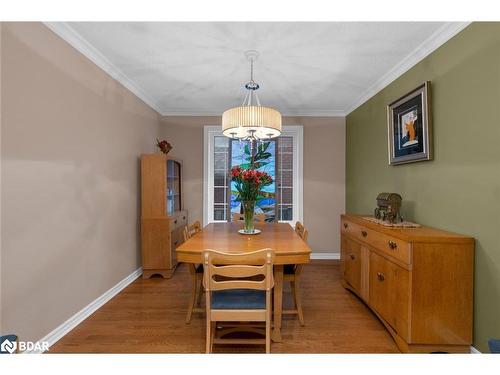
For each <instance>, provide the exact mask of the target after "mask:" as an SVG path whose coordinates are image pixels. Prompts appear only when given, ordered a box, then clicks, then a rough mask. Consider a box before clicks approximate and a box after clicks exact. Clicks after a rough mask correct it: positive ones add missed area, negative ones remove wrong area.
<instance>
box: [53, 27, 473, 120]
mask: <svg viewBox="0 0 500 375" xmlns="http://www.w3.org/2000/svg"><path fill="white" fill-rule="evenodd" d="M47 26H48V27H50V28H51V29H52V30H54V31H55V32H56V33H58V34H59V35H60V36H62V37H63V38H64V39H66V40H67V41H68V42H69V43H71V44H72V45H73V46H74V47H75V48H77V49H78V50H80V51H81V52H82V53H84V54H85V55H86V56H88V57H89V58H90V59H91V60H93V61H94V62H95V63H96V64H97V65H99V66H100V67H101V68H103V69H104V70H106V71H107V72H108V73H109V74H111V75H112V76H113V77H115V78H116V79H118V80H119V81H120V82H122V83H123V84H124V85H125V86H126V87H128V88H129V89H130V90H131V91H133V92H134V93H135V94H136V95H138V96H139V97H140V98H141V99H143V100H144V101H145V102H146V103H147V104H149V105H150V106H151V107H153V108H154V109H156V110H157V111H158V112H159V113H160V114H162V115H219V114H221V113H222V112H223V111H224V110H226V109H228V108H230V107H232V106H235V105H239V104H240V103H241V101H242V99H243V96H244V91H245V90H244V87H243V86H244V84H245V83H246V82H247V81H248V79H249V64H248V62H247V61H246V58H245V56H244V51H245V50H249V49H255V50H257V51H259V52H260V57H259V59H258V60H257V62H256V63H255V68H254V72H255V74H254V78H255V81H257V82H258V83H259V84H260V85H261V89H260V90H259V97H260V100H261V103H262V105H266V106H271V107H274V108H276V109H278V110H279V111H281V112H282V113H283V114H288V115H310V116H311V115H317V116H335V115H345V114H347V113H349V112H350V111H352V110H353V109H355V108H356V107H357V106H358V105H360V104H362V103H363V102H364V101H365V100H366V99H368V98H369V97H371V96H372V95H374V94H375V93H376V92H377V91H379V90H380V89H381V88H383V87H384V86H385V85H387V84H388V83H390V82H391V81H392V80H394V79H395V78H397V76H399V75H401V74H402V73H403V72H404V71H406V70H408V69H409V68H410V67H411V66H413V65H414V64H416V63H417V62H418V61H420V60H421V59H422V58H423V57H425V56H426V55H428V54H429V53H430V52H432V51H433V50H434V49H436V48H437V47H439V46H440V45H441V44H443V43H444V42H446V41H447V40H448V39H449V38H451V37H452V36H453V35H455V34H456V33H458V32H459V31H460V30H462V29H463V28H464V27H465V26H466V24H463V23H448V22H406V23H403V22H401V23H400V22H327V23H319V22H318V23H306V22H297V23H286V22H274V23H261V22H254V23H250V22H248V23H227V22H210V23H196V22H186V23H179V22H77V23H47Z"/></svg>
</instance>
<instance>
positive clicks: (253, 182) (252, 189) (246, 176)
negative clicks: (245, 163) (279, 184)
mask: <svg viewBox="0 0 500 375" xmlns="http://www.w3.org/2000/svg"><path fill="white" fill-rule="evenodd" d="M231 180H232V181H234V182H236V190H237V191H238V197H237V198H236V200H237V201H239V202H241V204H242V206H243V212H244V215H245V229H244V233H246V234H253V233H255V230H254V226H253V215H254V210H255V201H256V200H257V198H258V197H259V194H260V191H261V189H262V188H263V187H264V186H268V185H271V184H272V183H273V179H272V177H271V176H269V175H268V174H267V173H265V172H260V171H256V170H254V169H242V168H241V167H240V166H239V165H237V166H235V167H233V168H232V169H231Z"/></svg>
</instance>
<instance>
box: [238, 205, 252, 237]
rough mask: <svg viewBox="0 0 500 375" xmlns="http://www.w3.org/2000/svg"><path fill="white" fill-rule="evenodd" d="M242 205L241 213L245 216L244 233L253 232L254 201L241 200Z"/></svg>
mask: <svg viewBox="0 0 500 375" xmlns="http://www.w3.org/2000/svg"><path fill="white" fill-rule="evenodd" d="M241 204H242V206H243V215H244V217H245V233H254V227H253V214H254V211H255V201H244V202H241Z"/></svg>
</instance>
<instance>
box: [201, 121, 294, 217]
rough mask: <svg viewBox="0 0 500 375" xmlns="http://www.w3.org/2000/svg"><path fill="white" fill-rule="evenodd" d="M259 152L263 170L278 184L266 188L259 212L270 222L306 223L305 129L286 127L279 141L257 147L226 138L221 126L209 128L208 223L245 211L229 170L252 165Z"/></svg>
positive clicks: (206, 153) (206, 143)
mask: <svg viewBox="0 0 500 375" xmlns="http://www.w3.org/2000/svg"><path fill="white" fill-rule="evenodd" d="M259 150H261V151H262V152H261V155H263V156H265V158H263V159H262V160H260V167H259V170H261V171H265V172H267V173H268V174H270V175H271V176H272V177H273V180H274V183H273V184H272V185H269V186H267V187H265V189H264V196H263V197H262V198H261V199H260V200H259V201H258V202H257V204H256V213H264V214H265V215H266V221H281V222H291V223H294V222H295V221H297V220H301V221H302V126H288V127H287V126H285V127H283V133H282V135H281V136H280V137H278V138H277V139H273V140H270V141H265V142H257V143H254V145H253V147H250V145H249V143H248V142H243V141H239V140H233V139H230V138H227V137H225V136H223V135H222V132H221V131H220V126H205V168H204V210H203V221H204V223H205V224H208V223H212V222H223V221H228V220H230V218H231V213H233V212H241V204H240V202H238V201H236V196H237V194H236V192H235V191H234V190H235V189H234V186H233V183H232V182H231V180H230V178H229V170H230V169H231V168H232V167H233V166H235V165H242V164H245V163H248V160H249V159H250V154H251V153H253V154H254V155H255V154H256V153H257V152H258V151H259Z"/></svg>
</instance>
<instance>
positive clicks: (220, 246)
mask: <svg viewBox="0 0 500 375" xmlns="http://www.w3.org/2000/svg"><path fill="white" fill-rule="evenodd" d="M242 228H243V222H231V223H229V222H227V223H226V222H223V223H211V224H208V225H207V226H205V227H204V228H203V229H202V230H201V232H198V233H196V234H195V235H193V236H192V237H191V238H189V239H188V240H187V241H185V242H184V243H183V244H181V245H180V246H178V247H177V249H176V252H177V261H178V262H182V263H192V264H200V263H203V262H202V252H203V251H204V250H207V249H211V250H217V251H222V252H226V253H230V254H240V253H247V252H251V251H256V250H260V249H264V248H270V249H273V250H274V254H275V257H274V267H273V268H274V300H273V303H274V312H273V320H274V326H273V332H272V339H273V341H274V342H281V341H282V337H281V318H282V311H283V266H284V265H285V264H306V263H309V262H310V259H311V248H310V247H309V246H308V245H307V243H306V242H305V241H303V240H302V238H301V237H299V235H298V234H297V233H295V231H294V229H293V228H292V227H291V226H290V224H288V223H277V222H272V223H268V222H265V223H259V222H256V223H255V228H256V229H259V230H260V231H261V232H260V233H258V234H240V233H239V232H238V230H240V229H242Z"/></svg>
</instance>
